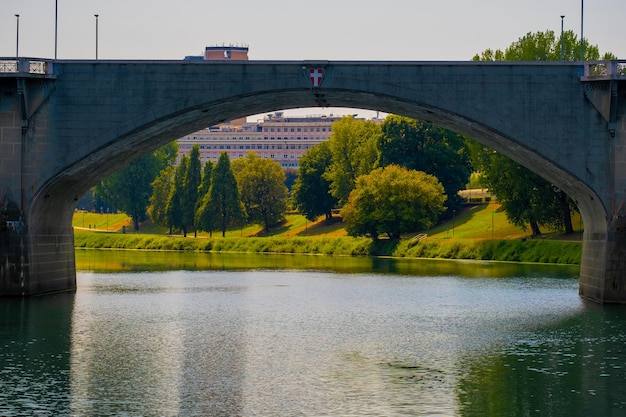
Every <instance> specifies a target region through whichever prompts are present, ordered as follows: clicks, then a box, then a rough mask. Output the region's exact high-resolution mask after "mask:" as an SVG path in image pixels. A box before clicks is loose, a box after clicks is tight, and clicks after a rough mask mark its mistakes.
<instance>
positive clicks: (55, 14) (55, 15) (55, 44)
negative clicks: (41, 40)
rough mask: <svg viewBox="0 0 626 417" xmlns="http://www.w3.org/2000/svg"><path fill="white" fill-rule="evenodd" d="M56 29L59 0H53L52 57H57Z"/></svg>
mask: <svg viewBox="0 0 626 417" xmlns="http://www.w3.org/2000/svg"><path fill="white" fill-rule="evenodd" d="M58 31H59V0H54V59H57V39H58V37H57V35H58Z"/></svg>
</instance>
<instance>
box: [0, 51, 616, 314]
mask: <svg viewBox="0 0 626 417" xmlns="http://www.w3.org/2000/svg"><path fill="white" fill-rule="evenodd" d="M623 70H624V61H602V62H600V61H599V62H587V63H547V62H526V63H522V62H517V63H512V62H335V61H298V62H294V61H286V62H281V61H275V62H267V61H264V62H255V61H215V62H211V61H201V62H191V61H65V60H64V61H51V60H41V59H32V58H20V59H18V60H16V59H15V58H12V59H11V58H8V59H1V58H0V294H1V295H18V296H23V295H36V294H44V293H49V292H55V291H68V290H74V289H75V287H76V277H75V276H76V273H75V255H74V240H73V230H72V223H71V222H72V213H73V211H74V208H75V205H76V201H77V200H78V199H79V198H80V197H81V196H82V195H83V194H84V193H85V192H86V191H87V190H88V189H89V188H91V187H92V186H93V185H94V184H96V182H97V181H99V180H101V179H103V178H105V177H106V176H107V175H109V174H111V173H112V172H114V171H115V170H116V169H118V168H120V167H122V166H123V165H125V164H127V163H128V162H130V161H131V160H133V159H134V158H136V157H138V156H140V155H142V154H145V153H147V152H150V151H152V150H154V149H156V148H157V147H159V146H162V145H163V144H165V143H167V142H169V141H172V140H174V139H176V138H178V137H181V136H184V135H185V134H188V133H190V132H193V131H196V130H199V129H202V128H205V127H206V126H210V125H214V124H217V123H219V122H222V121H224V120H230V119H235V118H238V117H243V116H247V115H250V114H258V113H263V112H268V111H273V110H277V109H284V108H298V107H315V106H322V107H324V106H329V107H354V108H363V109H372V110H380V111H383V112H388V113H394V114H400V115H404V116H409V117H414V118H417V119H421V120H424V121H428V122H432V123H435V124H438V125H440V126H442V127H445V128H448V129H451V130H453V131H456V132H458V133H460V134H463V135H466V136H468V137H471V138H473V139H475V140H477V141H479V142H481V143H483V144H485V145H487V146H489V147H491V148H493V149H495V150H497V151H498V152H501V153H503V154H505V155H507V156H509V157H511V158H512V159H514V160H516V161H517V162H519V163H520V164H522V165H524V166H526V167H527V168H529V169H531V170H532V171H534V172H536V173H538V174H539V175H541V176H542V177H544V178H545V179H547V180H548V181H550V182H551V183H552V184H554V186H556V187H559V188H560V189H562V190H564V191H565V192H566V193H567V194H568V195H569V196H570V197H572V198H573V199H574V200H575V201H576V204H577V205H578V207H579V209H580V211H581V213H582V217H583V221H584V225H585V231H584V235H583V253H582V264H581V271H580V294H581V295H582V296H583V297H586V298H589V299H593V300H596V301H599V302H615V303H623V302H626V204H625V203H626V199H625V197H626V195H625V193H626V146H625V145H626V105H625V103H626V100H625V98H626V95H625V91H626V89H625V88H624V87H625V86H626V77H624V76H623V75H619V74H620V73H623V72H624V71H623Z"/></svg>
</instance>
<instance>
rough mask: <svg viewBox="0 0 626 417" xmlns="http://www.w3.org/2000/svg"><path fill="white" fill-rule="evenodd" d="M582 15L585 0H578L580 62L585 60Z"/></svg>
mask: <svg viewBox="0 0 626 417" xmlns="http://www.w3.org/2000/svg"><path fill="white" fill-rule="evenodd" d="M584 15H585V0H580V62H583V61H584V60H585V47H584V44H583V40H584V39H585V37H584V35H583V27H584V21H585V19H584Z"/></svg>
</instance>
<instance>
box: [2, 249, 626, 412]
mask: <svg viewBox="0 0 626 417" xmlns="http://www.w3.org/2000/svg"><path fill="white" fill-rule="evenodd" d="M98 253H99V252H98ZM180 256H182V255H174V254H172V255H167V256H166V258H165V259H164V255H163V254H153V255H144V254H131V255H129V254H127V253H121V252H120V253H111V252H106V253H99V255H97V256H94V255H92V254H90V255H84V254H81V253H80V252H79V253H78V261H77V262H78V267H79V268H80V269H81V271H80V272H79V273H78V277H77V281H78V290H77V292H76V293H75V294H58V295H54V296H47V297H40V298H33V299H27V300H16V299H4V300H1V304H0V416H32V415H36V416H467V417H470V416H471V417H474V416H475V417H479V416H480V417H484V416H568V417H575V416H602V417H608V416H624V415H626V344H625V343H626V308H624V307H621V308H620V307H616V306H598V305H595V304H592V303H588V302H585V301H583V300H581V299H580V298H579V297H578V294H577V291H578V283H577V273H578V271H577V268H572V267H563V266H560V267H559V266H541V265H515V264H497V263H476V262H455V261H438V262H433V261H416V260H413V261H407V260H391V259H377V260H372V259H364V258H359V259H354V258H329V257H288V256H262V257H258V256H251V255H238V256H234V257H233V256H226V257H224V256H222V257H220V256H219V255H210V256H209V255H206V254H194V255H185V256H187V258H185V259H183V260H181V258H180ZM189 256H191V258H189ZM143 257H146V259H143ZM155 257H157V258H156V259H159V260H160V261H156V260H155ZM255 258H256V260H255ZM146 265H151V266H152V268H147V267H146ZM155 265H160V267H155ZM233 265H239V267H235V266H233ZM241 265H244V266H243V267H241ZM289 265H296V266H295V267H293V268H291V267H289ZM224 268H226V269H224ZM147 269H152V270H151V271H146V270H147Z"/></svg>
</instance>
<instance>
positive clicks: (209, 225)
mask: <svg viewBox="0 0 626 417" xmlns="http://www.w3.org/2000/svg"><path fill="white" fill-rule="evenodd" d="M205 175H206V174H205ZM210 182H211V186H210V188H209V192H208V193H207V194H206V195H205V196H204V198H203V200H202V204H201V205H200V209H199V210H198V221H199V223H198V224H199V227H200V228H201V229H202V230H208V231H209V232H210V231H212V230H214V229H215V228H219V230H220V231H221V232H222V237H223V236H225V235H226V229H227V228H228V227H230V226H235V225H237V224H239V222H241V220H242V219H243V210H242V207H241V200H240V199H239V190H238V187H237V181H236V180H235V175H234V174H233V171H232V169H231V167H230V158H229V157H228V154H227V153H226V152H222V154H221V155H220V157H219V159H218V160H217V164H216V165H215V168H214V169H213V170H212V173H211V181H210Z"/></svg>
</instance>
